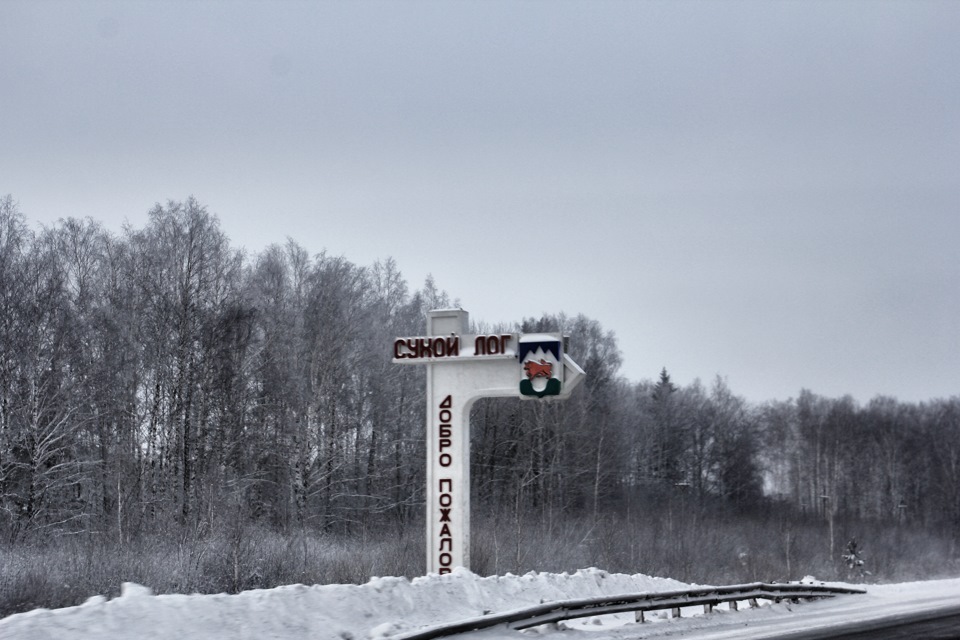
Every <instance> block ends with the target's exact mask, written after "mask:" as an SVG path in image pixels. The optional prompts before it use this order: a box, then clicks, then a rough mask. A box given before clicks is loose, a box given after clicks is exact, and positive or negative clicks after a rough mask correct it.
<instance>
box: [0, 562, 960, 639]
mask: <svg viewBox="0 0 960 640" xmlns="http://www.w3.org/2000/svg"><path fill="white" fill-rule="evenodd" d="M686 586H687V585H684V584H683V583H680V582H678V581H675V580H669V579H664V578H654V577H650V576H646V575H642V574H637V575H623V574H609V573H607V572H605V571H601V570H598V569H585V570H582V571H578V572H577V573H575V574H572V575H570V574H548V573H529V574H527V575H523V576H514V575H509V574H508V575H506V576H499V577H496V576H495V577H488V578H482V577H479V576H476V575H474V574H472V573H470V572H469V571H465V570H457V571H455V572H454V573H452V574H450V575H446V576H437V575H431V576H427V577H424V578H416V579H414V580H407V579H406V578H373V579H371V580H370V581H369V582H368V583H366V584H364V585H317V586H304V585H291V586H286V587H279V588H276V589H262V590H254V591H246V592H244V593H240V594H237V595H225V594H219V595H153V594H152V592H151V591H150V589H149V588H147V587H143V586H140V585H135V584H132V583H125V584H124V585H123V586H122V591H121V596H120V597H118V598H115V599H113V600H107V599H106V598H104V597H103V596H94V597H92V598H90V599H89V600H88V601H87V602H85V603H84V604H82V605H80V606H77V607H67V608H63V609H55V610H48V609H37V610H35V611H30V612H27V613H21V614H16V615H12V616H9V617H7V618H4V619H2V620H0V639H3V640H8V639H10V640H14V639H16V640H20V639H24V640H45V639H48V638H49V639H54V638H56V639H57V640H80V639H93V638H97V639H98V640H120V639H121V638H122V639H126V638H140V639H150V638H177V639H178V640H217V639H221V638H223V639H227V638H229V639H231V640H233V639H244V638H251V639H253V638H256V639H257V640H267V639H270V638H276V639H282V640H299V639H304V640H306V639H310V640H327V639H330V640H368V639H369V640H377V639H387V638H391V637H393V636H396V635H397V634H401V633H406V632H410V631H413V630H416V629H420V628H425V627H432V626H435V625H439V624H442V623H445V622H453V621H457V620H462V619H465V618H475V617H478V616H482V615H485V614H486V613H489V612H502V611H509V610H514V609H520V608H524V607H528V606H532V605H536V604H540V603H541V602H549V601H555V600H572V599H577V598H587V597H594V596H602V595H618V594H628V593H642V592H652V591H674V590H678V589H683V588H684V587H686ZM865 588H866V589H868V593H867V594H866V595H862V596H859V595H858V596H845V597H840V598H835V599H829V600H821V601H818V602H811V603H804V604H799V605H786V604H780V605H770V606H764V607H761V608H759V609H751V610H741V611H739V612H727V611H717V612H715V613H714V614H712V615H710V616H697V617H692V615H691V614H692V613H694V612H698V608H689V609H688V610H685V612H684V616H688V615H691V617H684V618H681V619H675V620H674V619H669V618H668V617H667V616H666V615H661V616H656V617H655V616H653V615H650V614H648V620H649V619H650V618H654V620H653V621H651V622H647V623H644V624H637V623H635V622H633V616H632V614H621V615H618V616H602V617H595V618H587V619H583V620H580V621H576V622H568V623H560V624H559V625H547V626H544V627H542V628H538V629H535V630H529V631H525V632H519V631H512V630H509V629H505V628H502V627H500V628H495V629H489V630H486V631H478V632H473V633H470V634H466V635H465V636H461V638H474V640H478V638H479V637H483V638H484V639H485V640H493V639H495V638H507V637H509V638H512V639H514V640H516V639H518V638H534V637H537V638H543V637H546V636H555V638H556V640H560V637H561V636H557V635H556V634H558V633H562V634H563V636H562V638H563V639H564V640H606V639H617V640H620V639H624V638H641V637H658V636H662V635H665V634H668V633H669V634H671V635H674V636H675V635H678V634H681V633H682V634H683V637H688V635H687V634H693V635H689V637H696V638H711V639H717V640H718V639H720V638H727V637H737V638H764V637H776V634H777V633H784V632H786V631H790V630H793V629H794V628H795V627H796V628H809V627H810V626H811V625H816V624H829V623H836V622H843V621H850V620H858V619H867V618H870V617H877V616H883V615H888V614H892V613H896V612H898V611H911V610H915V609H916V608H918V607H935V606H946V605H955V604H956V603H957V602H958V601H960V580H941V581H931V582H918V583H911V584H899V585H885V586H867V587H865ZM747 624H749V625H751V626H750V627H749V629H748V628H745V626H744V625H747ZM758 624H762V627H761V626H757V627H754V626H753V625H758ZM797 625H799V626H797ZM764 628H765V629H767V630H768V631H767V633H771V634H772V635H762V634H763V633H765V632H764V631H762V629H764ZM771 629H773V630H774V631H770V630H771ZM745 632H746V633H749V634H759V635H744V634H745Z"/></svg>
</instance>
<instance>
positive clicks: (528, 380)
mask: <svg viewBox="0 0 960 640" xmlns="http://www.w3.org/2000/svg"><path fill="white" fill-rule="evenodd" d="M517 358H518V359H519V360H520V367H521V371H522V373H521V375H520V393H521V395H524V396H531V397H534V398H543V397H544V396H556V395H560V389H561V388H562V386H563V379H562V376H563V339H562V338H561V337H560V336H557V335H553V334H549V333H540V334H537V333H532V334H531V333H528V334H524V335H522V336H521V337H520V341H519V345H518V350H517Z"/></svg>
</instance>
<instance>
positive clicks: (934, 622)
mask: <svg viewBox="0 0 960 640" xmlns="http://www.w3.org/2000/svg"><path fill="white" fill-rule="evenodd" d="M780 638H781V640H827V639H835V640H900V639H906V640H948V639H958V638H960V604H958V605H956V606H953V607H947V608H944V609H935V610H932V611H920V612H918V613H914V614H900V615H896V616H890V617H888V618H880V619H876V620H870V621H867V622H859V623H850V624H845V625H841V626H837V627H834V628H831V629H816V630H812V631H802V632H798V633H791V634H785V635H782V636H780Z"/></svg>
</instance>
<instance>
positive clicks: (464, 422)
mask: <svg viewBox="0 0 960 640" xmlns="http://www.w3.org/2000/svg"><path fill="white" fill-rule="evenodd" d="M468 331H469V314H468V313H467V312H466V311H464V310H463V309H438V310H435V311H430V312H429V313H428V314H427V334H428V335H426V336H420V337H412V338H397V339H396V340H394V342H393V362H395V363H397V364H423V365H426V367H427V393H426V396H427V492H426V499H427V573H440V574H443V573H450V571H452V570H453V569H454V567H465V568H467V569H469V568H470V407H471V406H472V405H473V403H474V402H476V401H477V400H479V399H480V398H506V397H521V398H530V399H549V398H566V397H568V396H569V395H570V393H571V392H572V391H573V389H574V388H575V387H576V386H577V385H578V384H579V383H580V382H581V381H582V380H583V376H584V372H583V369H581V368H580V367H579V366H578V365H577V363H576V362H574V361H573V359H572V358H570V356H569V355H567V354H566V353H564V338H563V336H562V335H561V334H556V333H535V334H530V333H527V334H518V333H497V334H489V335H486V334H468V333H467V332H468Z"/></svg>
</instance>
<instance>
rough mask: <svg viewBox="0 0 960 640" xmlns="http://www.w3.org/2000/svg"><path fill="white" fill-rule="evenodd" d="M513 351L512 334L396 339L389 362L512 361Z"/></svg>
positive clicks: (514, 338) (516, 344) (515, 354)
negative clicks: (507, 359)
mask: <svg viewBox="0 0 960 640" xmlns="http://www.w3.org/2000/svg"><path fill="white" fill-rule="evenodd" d="M517 349H518V340H517V334H516V333H497V334H490V335H465V336H458V335H456V334H453V335H449V336H418V337H413V338H397V339H396V340H394V341H393V361H394V362H396V363H398V364H427V363H430V362H441V361H446V360H451V361H455V360H460V361H462V360H466V359H469V360H474V359H481V358H516V357H517Z"/></svg>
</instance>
